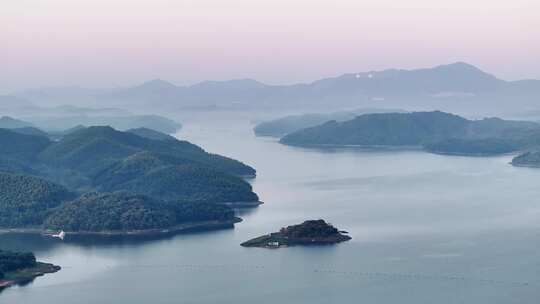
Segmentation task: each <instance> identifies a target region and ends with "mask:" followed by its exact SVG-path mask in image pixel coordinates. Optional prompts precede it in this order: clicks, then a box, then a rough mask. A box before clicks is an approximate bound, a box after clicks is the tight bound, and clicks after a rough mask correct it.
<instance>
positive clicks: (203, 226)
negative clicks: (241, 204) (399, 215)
mask: <svg viewBox="0 0 540 304" xmlns="http://www.w3.org/2000/svg"><path fill="white" fill-rule="evenodd" d="M241 221H242V219H241V218H239V217H235V218H233V219H230V220H213V221H201V222H187V223H183V224H180V225H176V226H173V227H170V228H164V229H145V230H127V231H64V232H65V234H66V235H65V239H69V238H70V237H75V238H79V237H104V238H107V237H152V236H168V235H174V234H179V233H183V232H194V231H205V230H217V229H225V228H234V224H236V223H239V222H241ZM57 232H58V231H57V230H50V229H39V228H6V229H0V234H8V233H19V234H38V235H43V236H49V237H52V235H53V234H55V233H57Z"/></svg>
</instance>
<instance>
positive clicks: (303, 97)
mask: <svg viewBox="0 0 540 304" xmlns="http://www.w3.org/2000/svg"><path fill="white" fill-rule="evenodd" d="M14 95H15V96H16V97H17V98H19V99H23V100H28V101H31V102H34V103H36V104H49V103H57V104H65V103H69V102H72V101H73V100H78V101H79V102H81V103H83V104H87V105H92V106H107V107H110V106H114V107H126V106H128V107H130V108H138V109H144V108H152V109H153V110H156V109H160V110H165V109H168V110H172V109H175V110H182V109H190V110H197V109H199V110H208V109H211V110H215V109H220V108H223V109H266V108H280V109H281V108H290V109H305V108H309V109H310V110H312V109H314V108H324V109H334V110H335V109H336V108H338V107H342V108H343V107H351V106H354V107H381V106H384V107H397V108H422V109H434V108H438V109H441V110H449V111H450V110H457V109H460V108H463V109H467V110H473V111H474V110H478V111H489V110H493V109H494V108H497V109H501V110H505V111H519V110H525V109H529V108H530V107H532V106H536V103H537V101H538V98H539V97H540V80H521V81H505V80H502V79H499V78H497V77H495V76H493V75H491V74H489V73H487V72H484V71H482V70H480V69H479V68H477V67H475V66H473V65H471V64H468V63H464V62H456V63H451V64H446V65H439V66H435V67H431V68H423V69H413V70H402V69H388V70H383V71H365V72H356V73H347V74H343V75H341V76H337V77H331V78H325V79H321V80H317V81H314V82H311V83H302V84H292V85H267V84H264V83H261V82H259V81H256V80H253V79H236V80H227V81H204V82H201V83H198V84H195V85H191V86H177V85H174V84H172V83H170V82H167V81H164V80H161V79H154V80H151V81H148V82H145V83H143V84H140V85H137V86H132V87H124V88H109V89H86V88H79V87H67V88H44V89H31V90H26V91H23V92H18V93H15V94H14Z"/></svg>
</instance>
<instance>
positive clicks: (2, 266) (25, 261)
mask: <svg viewBox="0 0 540 304" xmlns="http://www.w3.org/2000/svg"><path fill="white" fill-rule="evenodd" d="M35 265H36V257H35V256H34V254H33V253H30V252H11V251H4V250H0V279H2V278H3V277H4V274H5V273H6V272H11V271H15V270H20V269H23V268H28V267H34V266H35Z"/></svg>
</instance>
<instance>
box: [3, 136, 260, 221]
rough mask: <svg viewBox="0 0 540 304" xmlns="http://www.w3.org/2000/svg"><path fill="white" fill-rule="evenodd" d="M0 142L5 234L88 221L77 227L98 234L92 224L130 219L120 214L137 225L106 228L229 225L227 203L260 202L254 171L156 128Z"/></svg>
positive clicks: (229, 213)
mask: <svg viewBox="0 0 540 304" xmlns="http://www.w3.org/2000/svg"><path fill="white" fill-rule="evenodd" d="M0 142H4V143H6V145H2V146H1V147H2V148H0V149H3V152H4V154H3V155H2V156H1V157H0V227H1V228H14V227H18V228H26V227H44V224H45V223H48V224H47V225H48V227H55V228H59V229H75V228H76V225H75V223H78V222H79V221H82V219H83V218H85V219H86V220H87V222H85V223H82V222H81V223H80V225H81V227H82V228H77V229H87V228H88V229H93V228H95V227H94V226H92V225H90V223H91V222H92V221H93V220H98V221H101V220H103V221H113V220H115V221H121V222H122V221H124V220H126V219H125V218H122V219H120V218H117V216H120V217H131V216H133V217H134V219H137V220H133V221H132V220H126V221H125V222H122V223H123V224H122V225H116V224H114V225H113V224H111V225H109V224H107V223H108V222H104V223H102V224H103V225H104V226H102V227H100V229H110V228H111V227H112V228H114V227H117V228H119V229H121V230H124V229H126V230H129V229H135V230H137V229H139V228H145V227H152V228H162V227H169V226H170V225H173V224H177V223H182V222H188V221H202V220H220V219H227V220H228V221H231V220H232V214H233V213H232V210H231V209H230V208H229V207H225V206H223V205H222V203H229V202H258V200H259V198H258V196H257V194H255V193H254V192H253V190H252V187H251V185H250V184H249V183H247V182H246V181H245V180H244V179H243V178H242V176H246V175H250V176H253V175H255V170H254V169H253V168H251V167H249V166H247V165H245V164H243V163H241V162H239V161H237V160H233V159H230V158H227V157H223V156H220V155H215V154H210V153H207V152H206V151H204V150H203V149H202V148H200V147H198V146H196V145H194V144H191V143H189V142H187V141H182V140H177V139H175V138H174V137H171V136H168V135H166V134H162V133H159V132H157V131H153V130H144V129H143V130H141V129H139V130H131V131H129V132H121V131H117V130H115V129H113V128H111V127H87V128H81V129H79V130H75V131H73V132H71V133H69V134H67V135H65V136H63V137H62V138H61V139H60V140H59V141H56V142H52V141H50V140H48V139H47V138H45V137H41V136H32V135H24V134H20V133H16V132H13V131H10V130H3V129H0ZM8 143H9V145H8ZM21 151H22V152H26V154H25V153H22V152H21ZM85 192H98V194H96V195H93V196H92V195H84V193H85ZM116 192H121V193H125V194H123V195H119V194H114V193H116ZM111 193H113V194H111ZM81 194H83V196H81V197H80V198H79V199H77V200H74V199H76V197H78V196H79V195H81ZM96 206H97V207H96ZM115 208H118V209H115ZM99 210H102V211H99ZM88 212H90V213H88ZM106 213H110V214H106ZM53 214H54V216H53V217H51V216H52V215H53ZM160 215H162V216H161V217H160ZM137 221H139V222H140V223H139V224H136V223H135V222H137ZM63 227H64V228H63ZM96 227H97V226H96Z"/></svg>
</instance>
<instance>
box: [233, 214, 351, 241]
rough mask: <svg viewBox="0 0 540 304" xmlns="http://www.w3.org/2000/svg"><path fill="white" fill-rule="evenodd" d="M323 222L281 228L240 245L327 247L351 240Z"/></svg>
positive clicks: (343, 232) (312, 221)
mask: <svg viewBox="0 0 540 304" xmlns="http://www.w3.org/2000/svg"><path fill="white" fill-rule="evenodd" d="M346 234H347V232H345V231H340V230H338V229H337V228H335V227H334V226H332V225H331V224H329V223H327V222H325V221H324V220H321V219H319V220H309V221H305V222H303V223H302V224H299V225H292V226H287V227H283V228H281V229H280V230H279V232H273V233H270V234H267V235H263V236H260V237H257V238H254V239H251V240H249V241H246V242H244V243H242V244H240V245H241V246H243V247H261V248H280V247H286V246H295V245H329V244H337V243H341V242H345V241H348V240H350V239H351V237H350V236H348V235H346Z"/></svg>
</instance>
